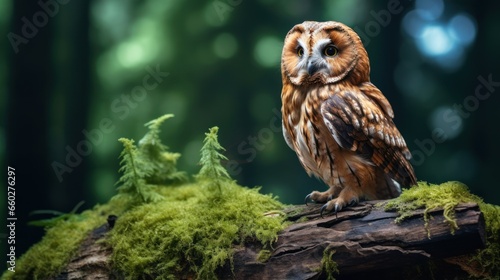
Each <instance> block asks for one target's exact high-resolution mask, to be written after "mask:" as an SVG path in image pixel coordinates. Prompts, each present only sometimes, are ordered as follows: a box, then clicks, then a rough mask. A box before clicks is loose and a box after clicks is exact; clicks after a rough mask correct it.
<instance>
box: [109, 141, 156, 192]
mask: <svg viewBox="0 0 500 280" xmlns="http://www.w3.org/2000/svg"><path fill="white" fill-rule="evenodd" d="M118 141H120V142H121V143H122V144H123V151H122V153H121V154H120V157H121V161H120V165H121V167H120V169H119V171H120V172H122V173H123V175H122V176H121V177H120V179H119V180H118V182H117V184H118V183H121V186H120V187H119V188H118V191H119V192H120V193H121V194H130V195H131V196H133V197H134V198H137V199H140V200H141V201H142V202H155V201H159V200H161V199H162V197H161V196H160V195H159V194H158V193H157V192H154V191H151V188H152V186H151V185H148V184H147V183H146V180H145V178H146V177H148V176H150V175H151V174H152V173H153V168H152V167H151V166H150V165H149V164H148V163H147V162H144V161H143V160H142V157H141V156H140V155H139V151H138V150H137V147H136V146H135V145H134V140H131V139H126V138H120V139H118Z"/></svg>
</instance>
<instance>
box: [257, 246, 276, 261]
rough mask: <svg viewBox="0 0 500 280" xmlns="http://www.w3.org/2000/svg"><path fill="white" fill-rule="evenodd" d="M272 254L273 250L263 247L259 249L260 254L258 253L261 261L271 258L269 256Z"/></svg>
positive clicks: (258, 258)
mask: <svg viewBox="0 0 500 280" xmlns="http://www.w3.org/2000/svg"><path fill="white" fill-rule="evenodd" d="M271 254H272V252H271V251H269V250H266V249H262V250H260V251H259V254H258V255H257V261H259V262H261V263H264V262H267V260H269V258H270V257H271Z"/></svg>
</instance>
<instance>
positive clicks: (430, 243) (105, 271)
mask: <svg viewBox="0 0 500 280" xmlns="http://www.w3.org/2000/svg"><path fill="white" fill-rule="evenodd" d="M378 202H380V201H378ZM376 203H377V202H373V201H370V202H363V203H360V204H359V205H358V206H355V207H349V208H346V209H344V210H342V211H341V212H339V213H337V214H336V215H335V214H332V213H328V214H326V215H324V216H323V217H320V215H319V210H320V207H321V205H317V204H313V205H302V206H292V207H290V208H287V209H286V210H285V212H286V214H287V215H288V219H289V220H290V221H291V222H292V224H291V225H290V226H288V227H287V228H286V229H285V230H283V231H282V232H281V233H280V234H279V237H278V240H277V242H276V243H275V244H274V245H273V250H272V251H271V252H269V253H270V254H269V255H268V256H267V257H266V258H265V259H263V258H262V252H261V249H262V248H261V247H262V246H261V245H260V243H252V242H247V243H245V246H242V245H240V246H237V247H236V248H235V252H234V255H233V263H232V265H229V264H227V265H226V266H224V267H223V268H221V269H220V271H219V272H218V275H219V278H220V279H258V280H262V279H326V278H327V275H328V273H327V272H325V267H326V266H325V264H324V262H325V261H328V262H330V263H331V264H334V266H335V265H336V268H337V269H338V271H339V273H338V274H336V273H334V274H333V276H334V277H336V278H337V279H356V278H358V277H360V276H361V275H365V276H369V275H372V276H373V273H377V276H383V277H384V279H398V278H400V277H401V276H402V275H403V274H402V273H403V272H402V268H403V267H411V266H415V265H418V264H419V263H426V262H428V261H430V260H432V261H439V260H442V259H446V258H450V257H456V256H461V255H464V254H467V253H472V252H474V251H475V250H476V249H479V248H483V247H484V245H485V226H484V219H483V216H482V214H481V212H480V210H479V207H478V205H477V204H475V203H463V204H459V205H458V206H457V207H456V208H455V219H456V222H457V225H458V229H456V230H454V231H452V229H451V228H450V224H449V223H447V222H446V220H445V218H444V216H443V211H442V210H439V209H436V210H434V211H430V212H429V213H430V214H431V216H432V217H433V218H432V219H430V220H429V222H428V224H427V226H425V225H424V218H423V210H415V211H414V212H413V214H412V215H411V216H410V217H409V218H407V219H405V220H404V221H402V222H401V223H399V224H396V223H395V222H394V220H395V218H396V217H397V216H398V214H397V213H395V212H386V211H384V210H383V208H382V207H378V206H376ZM107 230H109V226H108V225H103V226H102V227H100V228H98V229H96V230H95V231H94V232H93V233H92V234H91V236H89V237H88V238H87V240H86V242H84V244H83V245H82V247H81V248H80V250H79V253H78V254H77V256H76V257H74V258H73V260H72V261H71V262H70V264H69V265H68V266H67V268H66V269H65V272H64V273H63V274H61V275H59V276H58V277H56V279H119V278H120V276H119V275H116V274H114V273H113V271H112V269H111V266H110V264H109V262H108V260H109V256H110V254H111V252H110V249H109V248H106V246H105V245H104V244H103V243H102V242H98V241H99V240H100V239H101V238H102V237H103V236H104V234H105V232H106V231H107ZM325 252H329V254H325ZM325 256H327V257H326V258H327V259H326V260H325ZM330 257H331V258H330ZM332 261H333V262H332ZM330 275H332V274H330ZM454 275H455V276H456V274H454ZM464 275H466V274H464ZM391 276H392V277H391ZM434 276H435V275H434ZM438 278H439V277H438ZM412 279H420V278H418V277H415V275H414V276H413V277H412Z"/></svg>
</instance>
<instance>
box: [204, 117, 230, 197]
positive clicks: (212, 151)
mask: <svg viewBox="0 0 500 280" xmlns="http://www.w3.org/2000/svg"><path fill="white" fill-rule="evenodd" d="M218 131H219V128H218V127H217V126H214V127H212V128H210V131H209V132H208V133H205V135H206V137H205V140H203V147H202V148H201V159H200V165H201V169H200V172H199V173H198V175H196V178H197V179H199V180H200V179H205V180H208V181H210V182H212V183H213V184H214V185H216V186H217V188H218V189H219V192H220V191H221V183H222V181H225V180H229V179H231V176H229V173H228V172H227V170H226V169H225V168H224V167H223V166H222V165H221V160H226V159H227V157H225V156H224V155H223V154H221V153H220V152H219V151H224V150H225V149H224V148H223V147H222V146H221V145H220V144H219V140H218V136H217V133H218Z"/></svg>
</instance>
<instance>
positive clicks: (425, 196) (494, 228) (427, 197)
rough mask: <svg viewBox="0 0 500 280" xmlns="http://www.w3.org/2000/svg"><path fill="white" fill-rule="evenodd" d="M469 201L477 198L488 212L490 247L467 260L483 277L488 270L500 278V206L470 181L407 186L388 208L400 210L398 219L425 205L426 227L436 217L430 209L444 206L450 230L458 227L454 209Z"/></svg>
mask: <svg viewBox="0 0 500 280" xmlns="http://www.w3.org/2000/svg"><path fill="white" fill-rule="evenodd" d="M467 202H475V203H477V204H478V205H479V208H480V210H481V212H482V213H483V215H484V219H485V224H486V236H487V242H486V243H487V244H486V245H487V247H486V248H485V249H483V250H478V252H477V253H476V254H474V255H472V256H470V257H469V260H468V261H467V262H468V263H469V264H470V265H471V266H473V267H480V270H481V271H480V272H481V275H483V276H482V277H484V274H486V275H489V276H490V277H491V279H500V206H496V205H491V204H487V203H484V202H483V200H482V199H481V198H480V197H478V196H476V195H473V194H471V193H470V192H469V189H468V188H467V186H466V185H464V184H462V183H460V182H446V183H443V184H440V185H434V184H428V183H426V182H419V183H418V186H416V187H413V188H410V189H406V190H404V191H403V192H402V194H401V195H400V196H399V197H398V198H395V199H392V200H390V201H389V202H387V203H386V204H385V209H386V210H397V211H398V213H399V214H400V216H399V217H398V218H397V219H396V222H401V221H403V220H404V219H406V218H408V217H409V216H410V215H411V213H412V211H413V210H416V209H424V222H425V227H426V228H427V226H428V222H429V219H431V218H432V217H431V215H430V214H429V213H430V211H432V210H435V209H443V211H444V214H443V215H444V217H445V219H446V221H447V223H448V224H449V225H450V230H451V232H454V231H455V230H456V229H458V226H457V223H456V220H455V210H454V209H455V207H456V206H457V205H458V204H459V203H467ZM429 237H430V232H429ZM467 270H468V271H469V270H470V271H472V270H477V269H476V268H469V269H467ZM472 276H473V275H472Z"/></svg>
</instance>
